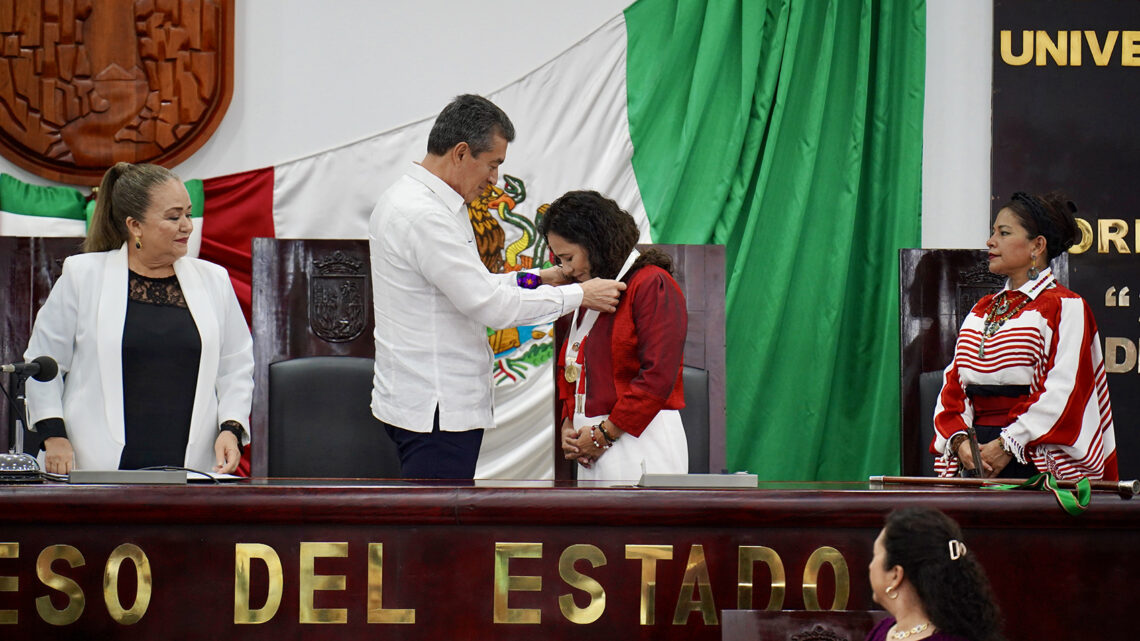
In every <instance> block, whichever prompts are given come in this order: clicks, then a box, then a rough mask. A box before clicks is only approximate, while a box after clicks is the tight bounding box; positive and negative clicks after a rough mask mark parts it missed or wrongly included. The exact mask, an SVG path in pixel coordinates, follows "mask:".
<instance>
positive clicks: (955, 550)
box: [950, 539, 966, 561]
mask: <svg viewBox="0 0 1140 641" xmlns="http://www.w3.org/2000/svg"><path fill="white" fill-rule="evenodd" d="M965 555H966V544H965V543H963V542H961V541H959V540H958V539H950V560H951V561H957V560H958V559H960V558H962V557H963V556H965Z"/></svg>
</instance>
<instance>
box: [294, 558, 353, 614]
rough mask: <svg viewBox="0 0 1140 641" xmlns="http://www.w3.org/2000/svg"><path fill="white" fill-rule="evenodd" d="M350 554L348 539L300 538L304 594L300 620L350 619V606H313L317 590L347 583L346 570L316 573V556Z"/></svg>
mask: <svg viewBox="0 0 1140 641" xmlns="http://www.w3.org/2000/svg"><path fill="white" fill-rule="evenodd" d="M347 556H348V543H323V542H322V543H312V542H308V541H302V542H301V594H300V603H299V605H298V609H299V610H300V615H299V618H300V621H301V623H348V610H347V609H345V608H328V609H320V610H318V609H317V608H314V607H313V593H314V592H317V591H318V590H343V589H344V588H345V585H346V582H345V578H344V575H343V574H328V575H322V574H317V573H316V564H317V557H335V558H342V559H343V558H345V557H347Z"/></svg>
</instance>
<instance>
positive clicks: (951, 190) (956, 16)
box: [922, 0, 993, 248]
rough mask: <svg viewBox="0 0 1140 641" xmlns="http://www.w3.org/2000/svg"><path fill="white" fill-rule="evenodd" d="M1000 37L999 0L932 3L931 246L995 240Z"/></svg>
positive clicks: (927, 144)
mask: <svg viewBox="0 0 1140 641" xmlns="http://www.w3.org/2000/svg"><path fill="white" fill-rule="evenodd" d="M992 31H993V3H992V0H927V2H926V108H925V112H926V113H925V118H924V120H923V150H922V246H923V247H948V248H959V247H977V248H981V247H982V246H983V245H984V243H985V240H986V237H987V236H989V233H988V229H989V225H990V120H991V118H990V96H991V86H992V85H993V80H992V79H993V67H992V52H993V40H992V39H991V36H990V34H991V33H992Z"/></svg>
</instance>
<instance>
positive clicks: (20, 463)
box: [0, 372, 43, 483]
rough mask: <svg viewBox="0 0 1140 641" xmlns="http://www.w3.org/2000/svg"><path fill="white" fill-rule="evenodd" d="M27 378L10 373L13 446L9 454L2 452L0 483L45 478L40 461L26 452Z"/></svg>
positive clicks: (35, 480)
mask: <svg viewBox="0 0 1140 641" xmlns="http://www.w3.org/2000/svg"><path fill="white" fill-rule="evenodd" d="M26 380H27V377H26V376H24V375H23V374H22V373H20V372H12V373H10V374H8V389H9V392H10V393H11V396H10V397H9V398H11V400H12V416H11V419H10V420H9V421H8V429H9V431H10V434H9V435H8V441H9V442H10V443H11V446H10V447H9V448H8V453H7V454H0V483H38V482H40V481H42V480H43V479H42V477H41V476H40V464H39V461H37V460H36V459H35V457H33V456H30V455H28V454H25V453H24V429H25V424H26V422H27V416H28V411H27V400H26V398H25V396H24V394H25V392H24V387H25V386H24V383H25V381H26Z"/></svg>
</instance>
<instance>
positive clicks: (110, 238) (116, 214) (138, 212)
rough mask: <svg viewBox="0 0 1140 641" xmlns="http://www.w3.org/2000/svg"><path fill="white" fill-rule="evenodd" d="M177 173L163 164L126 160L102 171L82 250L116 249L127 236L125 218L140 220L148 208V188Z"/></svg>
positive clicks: (175, 177) (152, 187) (151, 188)
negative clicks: (136, 162)
mask: <svg viewBox="0 0 1140 641" xmlns="http://www.w3.org/2000/svg"><path fill="white" fill-rule="evenodd" d="M170 180H178V176H176V175H174V172H172V171H170V170H169V169H167V168H166V167H159V166H158V165H149V164H137V165H132V164H131V163H129V162H119V163H115V165H114V166H113V167H111V168H110V169H108V170H107V173H105V174H103V182H102V183H100V185H99V191H98V192H97V197H96V200H95V214H94V215H93V216H92V218H91V227H90V228H89V229H88V230H87V239H86V240H84V241H83V251H85V252H103V251H110V250H112V249H118V248H119V246H120V245H122V244H123V242H124V241H126V240H127V237H128V236H129V235H130V234H129V233H128V232H127V218H134V219H135V220H138V221H142V220H143V218H144V214H145V213H146V210H147V208H148V207H150V194H151V191H152V190H153V189H154V188H155V187H157V186H158V185H161V184H164V183H166V182H167V181H170Z"/></svg>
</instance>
